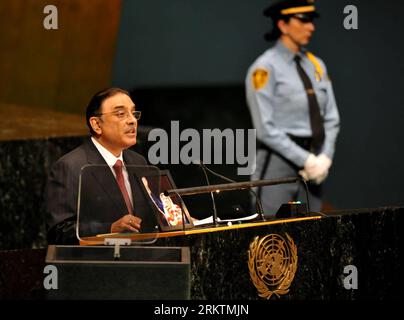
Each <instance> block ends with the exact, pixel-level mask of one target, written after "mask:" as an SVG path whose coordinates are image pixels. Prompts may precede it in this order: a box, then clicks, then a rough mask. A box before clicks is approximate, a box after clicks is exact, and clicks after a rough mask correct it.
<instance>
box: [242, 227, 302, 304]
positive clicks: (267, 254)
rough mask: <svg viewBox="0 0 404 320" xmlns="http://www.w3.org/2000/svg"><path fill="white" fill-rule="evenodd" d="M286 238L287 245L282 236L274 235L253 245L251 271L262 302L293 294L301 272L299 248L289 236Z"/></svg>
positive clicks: (250, 256)
mask: <svg viewBox="0 0 404 320" xmlns="http://www.w3.org/2000/svg"><path fill="white" fill-rule="evenodd" d="M286 238H287V240H286V241H285V239H284V238H282V237H281V236H280V235H277V234H270V235H267V236H265V237H263V238H261V239H260V238H259V237H255V239H254V240H253V241H252V242H251V244H250V249H249V250H248V269H249V270H250V277H251V281H252V282H253V284H254V286H255V287H256V288H257V290H258V294H259V296H260V297H262V298H266V299H269V298H271V296H272V295H273V294H275V295H277V296H278V297H279V296H280V295H284V294H286V293H288V292H289V287H290V285H291V283H292V281H293V278H294V277H295V273H296V269H297V247H296V245H295V244H294V242H293V240H292V238H291V237H290V236H289V235H288V234H287V233H286Z"/></svg>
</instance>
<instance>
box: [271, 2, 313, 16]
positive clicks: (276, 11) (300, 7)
mask: <svg viewBox="0 0 404 320" xmlns="http://www.w3.org/2000/svg"><path fill="white" fill-rule="evenodd" d="M264 15H265V16H266V17H271V18H272V19H273V20H278V19H281V18H282V17H287V16H298V17H311V18H317V17H319V14H318V12H317V11H316V7H315V6H314V0H284V1H278V2H276V3H274V4H272V5H271V6H269V7H268V8H266V9H265V10H264Z"/></svg>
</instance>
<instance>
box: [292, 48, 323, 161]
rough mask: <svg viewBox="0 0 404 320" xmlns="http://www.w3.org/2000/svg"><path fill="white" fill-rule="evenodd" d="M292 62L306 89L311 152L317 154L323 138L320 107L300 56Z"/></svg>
mask: <svg viewBox="0 0 404 320" xmlns="http://www.w3.org/2000/svg"><path fill="white" fill-rule="evenodd" d="M294 60H295V62H296V68H297V72H298V73H299V76H300V79H302V82H303V85H304V88H305V89H306V94H307V99H308V101H309V113H310V125H311V131H312V133H313V136H312V147H313V149H314V150H313V151H314V152H315V153H318V152H320V150H321V147H322V145H323V142H324V137H325V134H324V123H323V118H322V116H321V114H320V107H319V105H318V101H317V97H316V94H315V93H314V90H313V84H312V83H311V81H310V78H309V77H308V75H307V74H306V72H305V71H304V70H303V68H302V66H301V65H300V60H301V58H300V56H298V55H296V56H295V58H294Z"/></svg>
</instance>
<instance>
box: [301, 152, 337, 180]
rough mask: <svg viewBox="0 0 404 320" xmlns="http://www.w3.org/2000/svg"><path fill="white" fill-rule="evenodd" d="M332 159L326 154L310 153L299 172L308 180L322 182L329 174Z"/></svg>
mask: <svg viewBox="0 0 404 320" xmlns="http://www.w3.org/2000/svg"><path fill="white" fill-rule="evenodd" d="M331 164H332V161H331V159H330V158H328V157H327V156H326V155H325V154H320V155H319V156H317V157H316V156H315V155H313V154H310V155H309V157H308V158H307V160H306V162H305V164H304V169H303V170H300V171H299V174H300V175H301V176H302V177H303V179H305V180H306V181H312V182H314V183H315V184H321V183H322V182H323V181H324V180H325V178H327V176H328V170H329V169H330V167H331Z"/></svg>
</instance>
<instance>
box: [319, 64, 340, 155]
mask: <svg viewBox="0 0 404 320" xmlns="http://www.w3.org/2000/svg"><path fill="white" fill-rule="evenodd" d="M324 68H325V66H324ZM324 70H325V78H324V80H323V81H327V102H326V106H325V109H324V116H323V118H324V130H325V140H324V146H323V150H322V153H324V154H325V155H327V156H328V157H329V158H330V159H332V158H333V156H334V151H335V143H336V140H337V136H338V132H339V128H340V118H339V113H338V108H337V104H336V101H335V96H334V90H333V88H332V83H331V80H330V78H329V76H328V74H327V70H326V69H324Z"/></svg>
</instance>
